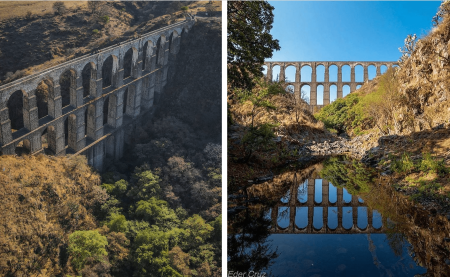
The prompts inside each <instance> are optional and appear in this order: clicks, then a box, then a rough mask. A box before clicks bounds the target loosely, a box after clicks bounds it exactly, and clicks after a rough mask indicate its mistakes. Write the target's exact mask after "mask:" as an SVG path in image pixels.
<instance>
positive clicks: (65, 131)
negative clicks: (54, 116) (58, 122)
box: [64, 117, 69, 146]
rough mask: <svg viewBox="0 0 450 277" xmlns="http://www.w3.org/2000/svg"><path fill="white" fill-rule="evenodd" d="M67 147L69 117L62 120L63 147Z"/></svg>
mask: <svg viewBox="0 0 450 277" xmlns="http://www.w3.org/2000/svg"><path fill="white" fill-rule="evenodd" d="M68 145H69V117H66V119H65V120H64V146H68Z"/></svg>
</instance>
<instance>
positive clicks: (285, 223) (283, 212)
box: [277, 207, 290, 229]
mask: <svg viewBox="0 0 450 277" xmlns="http://www.w3.org/2000/svg"><path fill="white" fill-rule="evenodd" d="M289 214H290V209H289V207H278V217H277V224H278V227H280V228H281V229H286V228H287V227H289V218H290V216H289Z"/></svg>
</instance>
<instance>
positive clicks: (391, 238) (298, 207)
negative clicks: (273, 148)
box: [228, 158, 450, 276]
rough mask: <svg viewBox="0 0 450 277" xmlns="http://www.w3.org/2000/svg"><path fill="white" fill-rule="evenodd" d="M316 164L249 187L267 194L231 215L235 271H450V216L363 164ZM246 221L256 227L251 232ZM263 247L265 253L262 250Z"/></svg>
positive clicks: (317, 273)
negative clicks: (431, 210)
mask: <svg viewBox="0 0 450 277" xmlns="http://www.w3.org/2000/svg"><path fill="white" fill-rule="evenodd" d="M311 168H312V167H308V168H306V169H303V170H299V171H296V172H289V171H288V172H284V173H280V174H279V175H277V176H276V177H275V178H274V180H273V181H272V182H269V183H265V184H260V185H254V186H252V187H250V188H248V189H247V190H246V193H247V196H248V199H250V198H252V197H258V198H259V199H261V201H260V202H259V203H251V202H246V203H247V205H248V209H247V210H245V211H243V212H242V213H241V214H238V216H235V217H234V218H233V217H231V218H229V240H228V242H229V258H228V269H229V270H237V269H238V268H240V269H242V270H241V271H244V272H247V271H248V270H251V269H253V270H254V269H255V268H258V270H265V271H266V272H268V271H272V273H273V275H274V276H313V275H315V276H413V275H415V274H423V273H425V272H427V273H428V274H429V275H430V276H450V267H449V266H448V265H447V264H446V263H449V264H450V260H448V259H449V258H448V257H450V253H449V249H450V243H449V242H447V241H446V240H444V238H446V237H447V238H448V237H449V234H450V226H449V222H448V221H446V219H443V218H441V217H437V216H430V215H429V214H427V213H426V212H425V211H424V210H422V209H420V208H418V207H416V206H415V205H414V204H412V203H410V202H409V201H408V200H407V199H406V198H404V197H402V196H399V195H397V194H396V192H395V191H393V190H392V189H391V188H390V185H389V184H384V183H383V181H380V180H381V179H376V180H377V183H376V184H377V185H376V186H374V185H373V184H374V182H373V180H375V178H378V177H376V176H378V175H376V174H373V173H371V172H370V169H366V168H364V167H363V165H361V164H358V163H350V162H346V161H345V160H344V161H343V162H341V160H340V159H336V158H332V159H330V160H329V161H326V162H325V163H323V168H320V167H319V166H317V165H314V169H315V170H316V171H315V172H313V170H311ZM328 180H329V181H330V182H328ZM380 183H381V184H380ZM344 186H345V187H344ZM352 194H353V197H352ZM250 214H251V215H252V216H250ZM244 215H245V216H244ZM247 216H250V218H248V217H247ZM242 220H244V221H242ZM264 221H266V223H264V224H260V226H264V227H263V228H264V230H265V232H266V233H264V232H262V231H257V232H256V233H253V234H251V231H250V229H251V230H253V232H255V231H256V226H258V224H257V223H256V222H264ZM267 221H268V222H267ZM244 222H247V223H244ZM270 222H272V224H270ZM245 224H250V225H251V226H247V231H248V232H247V235H246V236H243V235H242V234H244V233H243V232H242V230H244V229H245V226H244V225H245ZM239 226H241V227H239ZM258 232H259V233H258ZM330 234H332V235H330ZM242 237H245V238H246V240H243V241H241V243H242V244H241V245H239V242H238V240H239V239H236V238H242ZM230 243H231V244H230ZM259 246H263V247H261V249H262V250H264V251H263V252H262V254H261V255H258V254H256V252H255V251H254V250H255V249H258V247H259ZM230 247H231V248H230ZM233 249H234V250H233ZM234 251H241V254H240V255H237V254H235V252H234ZM242 253H246V254H245V255H243V254H242ZM277 256H278V258H275V257H277ZM239 259H241V260H240V261H239ZM252 260H255V261H252ZM244 265H245V266H244ZM244 268H245V269H247V270H243V269H244ZM266 276H269V275H266Z"/></svg>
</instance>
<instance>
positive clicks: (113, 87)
mask: <svg viewBox="0 0 450 277" xmlns="http://www.w3.org/2000/svg"><path fill="white" fill-rule="evenodd" d="M194 23H195V18H193V17H191V16H188V17H187V18H186V20H184V21H181V22H177V23H174V24H171V25H169V26H166V27H164V28H161V29H158V30H155V31H152V32H150V33H147V34H144V35H142V36H140V37H139V38H137V39H133V40H129V41H126V42H122V43H119V44H118V45H113V46H110V47H107V48H104V49H102V50H100V51H97V52H96V53H95V54H90V55H85V56H82V57H78V58H76V59H74V60H70V61H67V62H65V63H62V64H60V65H57V66H54V67H52V68H49V69H47V70H44V71H42V72H40V73H36V74H33V75H30V76H27V77H24V78H21V79H18V80H16V81H14V82H11V83H8V84H5V85H3V86H0V154H15V153H17V149H19V148H20V149H22V150H24V151H25V152H27V153H31V154H36V153H43V152H45V153H47V154H51V155H64V154H83V155H86V156H87V159H88V162H89V164H90V165H92V166H93V167H95V168H96V169H98V170H102V169H103V168H104V161H106V160H108V161H110V160H115V159H119V158H120V157H122V155H123V148H124V143H125V141H126V140H127V138H129V137H130V136H131V135H132V130H133V128H134V125H136V122H139V121H140V120H142V116H143V114H144V113H147V112H151V111H152V106H153V104H154V100H157V99H158V96H159V95H160V94H161V93H162V91H163V87H164V86H165V84H166V82H167V76H168V70H169V64H170V63H172V61H173V60H174V59H175V57H176V54H177V53H178V51H179V49H180V41H181V38H183V37H184V36H185V35H187V33H188V31H189V29H190V28H191V27H192V26H193V24H194ZM63 76H64V78H65V79H64V78H62V77H63ZM64 80H65V81H64ZM43 83H45V86H46V88H47V92H48V95H40V94H39V93H37V91H38V86H40V85H42V84H43ZM63 92H65V93H63ZM13 98H14V99H16V100H15V101H12V99H13ZM39 103H40V104H39ZM38 104H39V105H38ZM38 106H40V107H41V110H39V109H38ZM42 107H43V108H42Z"/></svg>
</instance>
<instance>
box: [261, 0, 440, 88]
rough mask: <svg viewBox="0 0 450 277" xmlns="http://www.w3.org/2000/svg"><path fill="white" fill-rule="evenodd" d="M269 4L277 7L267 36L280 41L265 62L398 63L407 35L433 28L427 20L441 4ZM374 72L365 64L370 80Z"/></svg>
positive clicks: (288, 74)
mask: <svg viewBox="0 0 450 277" xmlns="http://www.w3.org/2000/svg"><path fill="white" fill-rule="evenodd" d="M269 3H270V4H271V5H272V6H274V7H275V10H274V11H273V13H274V23H273V28H272V30H271V34H272V36H273V37H274V38H275V39H278V40H279V41H280V46H281V50H280V51H276V52H274V53H273V57H272V58H271V59H267V61H271V60H272V61H397V60H398V59H399V58H400V56H401V53H400V51H399V50H398V48H399V47H401V46H403V45H404V39H405V38H406V36H407V35H408V34H417V36H418V37H419V38H420V37H421V36H424V35H426V34H427V33H428V31H430V30H431V28H432V23H431V19H432V18H433V16H434V15H435V14H436V12H437V10H438V7H439V5H440V3H441V2H440V1H411V2H409V1H408V2H407V1H398V2H392V1H365V2H362V1H361V2H359V1H358V2H356V1H330V2H325V1H269ZM346 71H348V75H350V70H349V69H348V70H343V72H342V73H343V76H344V75H346V74H347V72H346ZM383 71H384V70H383ZM302 73H303V71H302ZM318 73H319V72H318ZM332 74H333V72H330V76H331V75H332ZM336 74H337V73H336ZM359 75H361V77H360V76H359ZM374 75H375V69H374V68H369V78H370V79H372V77H374ZM274 77H276V73H275V71H274ZM286 77H287V78H288V79H289V80H292V81H293V80H294V79H295V70H293V69H292V68H290V70H288V71H286ZM356 78H357V79H359V78H362V71H361V72H359V71H356ZM344 94H345V92H344Z"/></svg>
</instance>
